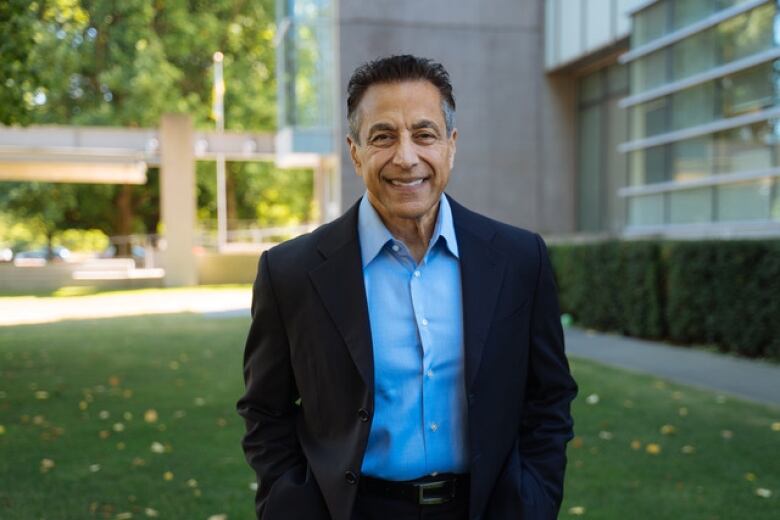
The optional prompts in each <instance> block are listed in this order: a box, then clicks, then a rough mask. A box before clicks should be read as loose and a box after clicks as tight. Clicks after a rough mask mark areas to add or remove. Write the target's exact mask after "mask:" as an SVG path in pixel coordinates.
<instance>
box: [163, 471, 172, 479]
mask: <svg viewBox="0 0 780 520" xmlns="http://www.w3.org/2000/svg"><path fill="white" fill-rule="evenodd" d="M163 480H168V481H171V480H173V472H172V471H166V472H165V473H163Z"/></svg>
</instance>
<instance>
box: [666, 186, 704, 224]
mask: <svg viewBox="0 0 780 520" xmlns="http://www.w3.org/2000/svg"><path fill="white" fill-rule="evenodd" d="M711 220H712V188H699V189H692V190H680V191H673V192H672V193H670V194H669V222H670V223H671V224H695V223H699V222H710V221H711Z"/></svg>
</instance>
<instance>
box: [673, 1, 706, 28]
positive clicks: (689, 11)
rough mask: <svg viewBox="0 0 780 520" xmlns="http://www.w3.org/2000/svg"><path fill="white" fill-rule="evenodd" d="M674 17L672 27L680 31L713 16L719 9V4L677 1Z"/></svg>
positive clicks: (674, 4) (674, 5)
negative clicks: (708, 16)
mask: <svg viewBox="0 0 780 520" xmlns="http://www.w3.org/2000/svg"><path fill="white" fill-rule="evenodd" d="M672 5H673V7H674V16H673V17H672V27H673V28H674V29H679V28H681V27H685V26H686V25H690V24H692V23H693V22H696V21H698V20H701V19H702V18H705V17H707V15H709V14H712V12H713V11H714V10H715V9H716V8H717V3H716V2H713V1H712V0H684V1H683V2H680V1H679V0H677V1H676V2H674V3H673V4H672Z"/></svg>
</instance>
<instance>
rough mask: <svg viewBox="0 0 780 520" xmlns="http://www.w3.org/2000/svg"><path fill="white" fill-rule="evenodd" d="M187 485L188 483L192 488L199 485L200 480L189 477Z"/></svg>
mask: <svg viewBox="0 0 780 520" xmlns="http://www.w3.org/2000/svg"><path fill="white" fill-rule="evenodd" d="M187 485H188V486H189V487H191V488H196V487H198V481H197V480H195V479H194V478H191V479H189V480H188V481H187Z"/></svg>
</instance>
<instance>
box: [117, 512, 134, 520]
mask: <svg viewBox="0 0 780 520" xmlns="http://www.w3.org/2000/svg"><path fill="white" fill-rule="evenodd" d="M114 518H115V519H116V520H130V518H133V513H131V512H130V511H125V512H124V513H118V514H117V515H116V516H115V517H114Z"/></svg>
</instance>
